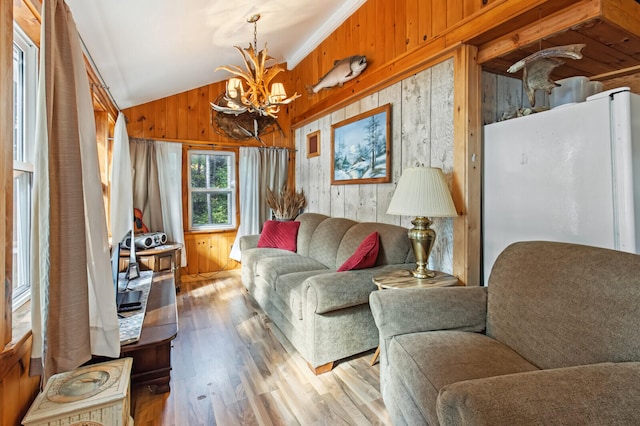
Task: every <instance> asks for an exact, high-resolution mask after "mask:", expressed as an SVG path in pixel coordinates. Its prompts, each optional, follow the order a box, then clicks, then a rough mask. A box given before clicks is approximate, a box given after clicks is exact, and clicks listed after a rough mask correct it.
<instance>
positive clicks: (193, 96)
mask: <svg viewBox="0 0 640 426" xmlns="http://www.w3.org/2000/svg"><path fill="white" fill-rule="evenodd" d="M198 92H199V91H198V89H191V90H187V139H189V140H194V141H195V140H199V131H198V126H199V124H200V120H199V119H198V101H199V96H198Z"/></svg>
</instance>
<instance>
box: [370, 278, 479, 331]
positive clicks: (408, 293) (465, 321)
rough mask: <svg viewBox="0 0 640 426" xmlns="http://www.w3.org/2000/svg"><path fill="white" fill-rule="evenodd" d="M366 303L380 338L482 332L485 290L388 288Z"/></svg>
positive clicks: (371, 297) (475, 288) (373, 295)
mask: <svg viewBox="0 0 640 426" xmlns="http://www.w3.org/2000/svg"><path fill="white" fill-rule="evenodd" d="M369 304H370V305H371V312H372V313H373V318H374V320H375V322H376V325H377V326H378V330H379V331H380V339H381V341H382V340H388V339H390V338H392V337H393V336H397V335H400V334H407V333H416V332H420V331H433V330H462V331H478V332H479V331H483V330H484V329H485V323H486V312H487V288H486V287H475V286H473V287H462V286H460V287H435V288H429V289H402V290H398V289H391V290H381V291H375V292H373V293H371V295H370V296H369Z"/></svg>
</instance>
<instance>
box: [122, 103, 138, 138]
mask: <svg viewBox="0 0 640 426" xmlns="http://www.w3.org/2000/svg"><path fill="white" fill-rule="evenodd" d="M123 113H124V114H125V117H126V118H127V134H128V135H129V138H139V137H142V122H141V119H140V108H139V107H138V106H133V107H131V108H127V109H126V110H125V111H123Z"/></svg>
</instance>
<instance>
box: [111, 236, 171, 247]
mask: <svg viewBox="0 0 640 426" xmlns="http://www.w3.org/2000/svg"><path fill="white" fill-rule="evenodd" d="M166 242H167V234H165V233H164V232H149V233H146V234H136V235H134V237H133V243H134V244H135V245H136V248H139V249H142V250H146V249H150V248H153V247H157V246H161V245H163V244H165V243H166ZM120 246H121V247H122V248H124V249H130V248H131V237H126V238H125V239H124V240H122V243H120Z"/></svg>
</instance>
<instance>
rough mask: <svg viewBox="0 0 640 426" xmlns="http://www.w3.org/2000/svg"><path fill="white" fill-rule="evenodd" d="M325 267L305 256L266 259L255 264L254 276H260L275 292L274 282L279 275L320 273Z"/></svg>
mask: <svg viewBox="0 0 640 426" xmlns="http://www.w3.org/2000/svg"><path fill="white" fill-rule="evenodd" d="M326 269H327V267H326V266H324V265H323V264H322V263H320V262H318V261H316V260H313V259H311V258H309V257H306V256H300V255H295V256H281V257H268V258H265V259H261V260H259V261H258V262H257V263H256V269H255V271H256V276H260V277H261V278H262V279H263V280H265V281H266V282H268V283H269V284H270V285H271V287H273V289H274V290H275V289H276V288H275V285H276V280H277V279H278V277H280V276H281V275H286V274H291V273H294V272H305V271H320V270H326Z"/></svg>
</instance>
